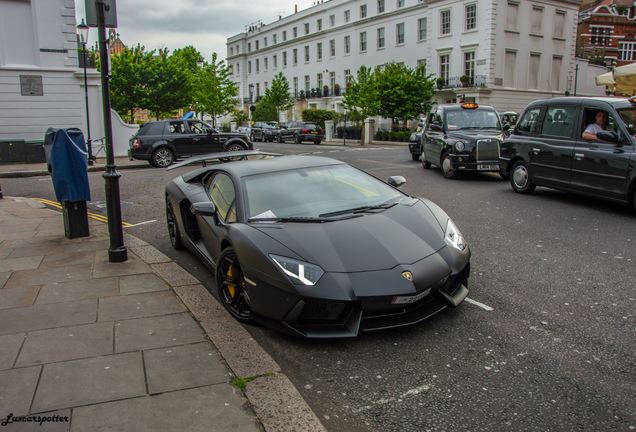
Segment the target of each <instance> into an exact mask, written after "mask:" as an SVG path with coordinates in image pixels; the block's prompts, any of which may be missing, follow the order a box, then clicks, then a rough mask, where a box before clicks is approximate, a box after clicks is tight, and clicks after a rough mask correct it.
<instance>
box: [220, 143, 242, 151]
mask: <svg viewBox="0 0 636 432" xmlns="http://www.w3.org/2000/svg"><path fill="white" fill-rule="evenodd" d="M243 150H245V147H244V146H243V145H241V144H239V143H232V144H230V145H229V146H227V148H226V149H225V151H227V152H235V151H243Z"/></svg>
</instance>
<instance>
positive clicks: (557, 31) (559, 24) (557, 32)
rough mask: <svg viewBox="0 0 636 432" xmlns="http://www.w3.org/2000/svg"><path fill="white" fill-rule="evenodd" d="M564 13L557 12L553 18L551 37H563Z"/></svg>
mask: <svg viewBox="0 0 636 432" xmlns="http://www.w3.org/2000/svg"><path fill="white" fill-rule="evenodd" d="M565 14H566V13H565V11H557V12H556V15H555V16H554V32H553V35H554V36H553V37H555V38H562V37H563V29H564V28H565V16H566V15H565Z"/></svg>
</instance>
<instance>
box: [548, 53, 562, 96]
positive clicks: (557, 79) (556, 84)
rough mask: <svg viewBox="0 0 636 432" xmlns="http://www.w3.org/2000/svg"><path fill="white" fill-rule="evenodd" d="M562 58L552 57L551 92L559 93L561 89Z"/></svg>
mask: <svg viewBox="0 0 636 432" xmlns="http://www.w3.org/2000/svg"><path fill="white" fill-rule="evenodd" d="M562 63H563V58H562V57H561V56H554V57H552V76H551V78H550V90H552V91H559V90H560V89H561V64H562Z"/></svg>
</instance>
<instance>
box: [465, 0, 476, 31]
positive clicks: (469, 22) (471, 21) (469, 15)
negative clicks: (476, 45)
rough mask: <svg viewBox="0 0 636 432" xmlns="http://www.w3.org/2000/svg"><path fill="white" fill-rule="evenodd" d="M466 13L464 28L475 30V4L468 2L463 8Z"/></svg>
mask: <svg viewBox="0 0 636 432" xmlns="http://www.w3.org/2000/svg"><path fill="white" fill-rule="evenodd" d="M464 13H465V14H466V22H465V28H464V30H466V31H469V30H475V29H476V28H477V4H476V3H473V4H469V5H466V7H465V8H464Z"/></svg>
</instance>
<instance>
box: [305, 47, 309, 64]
mask: <svg viewBox="0 0 636 432" xmlns="http://www.w3.org/2000/svg"><path fill="white" fill-rule="evenodd" d="M305 63H309V45H305Z"/></svg>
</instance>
